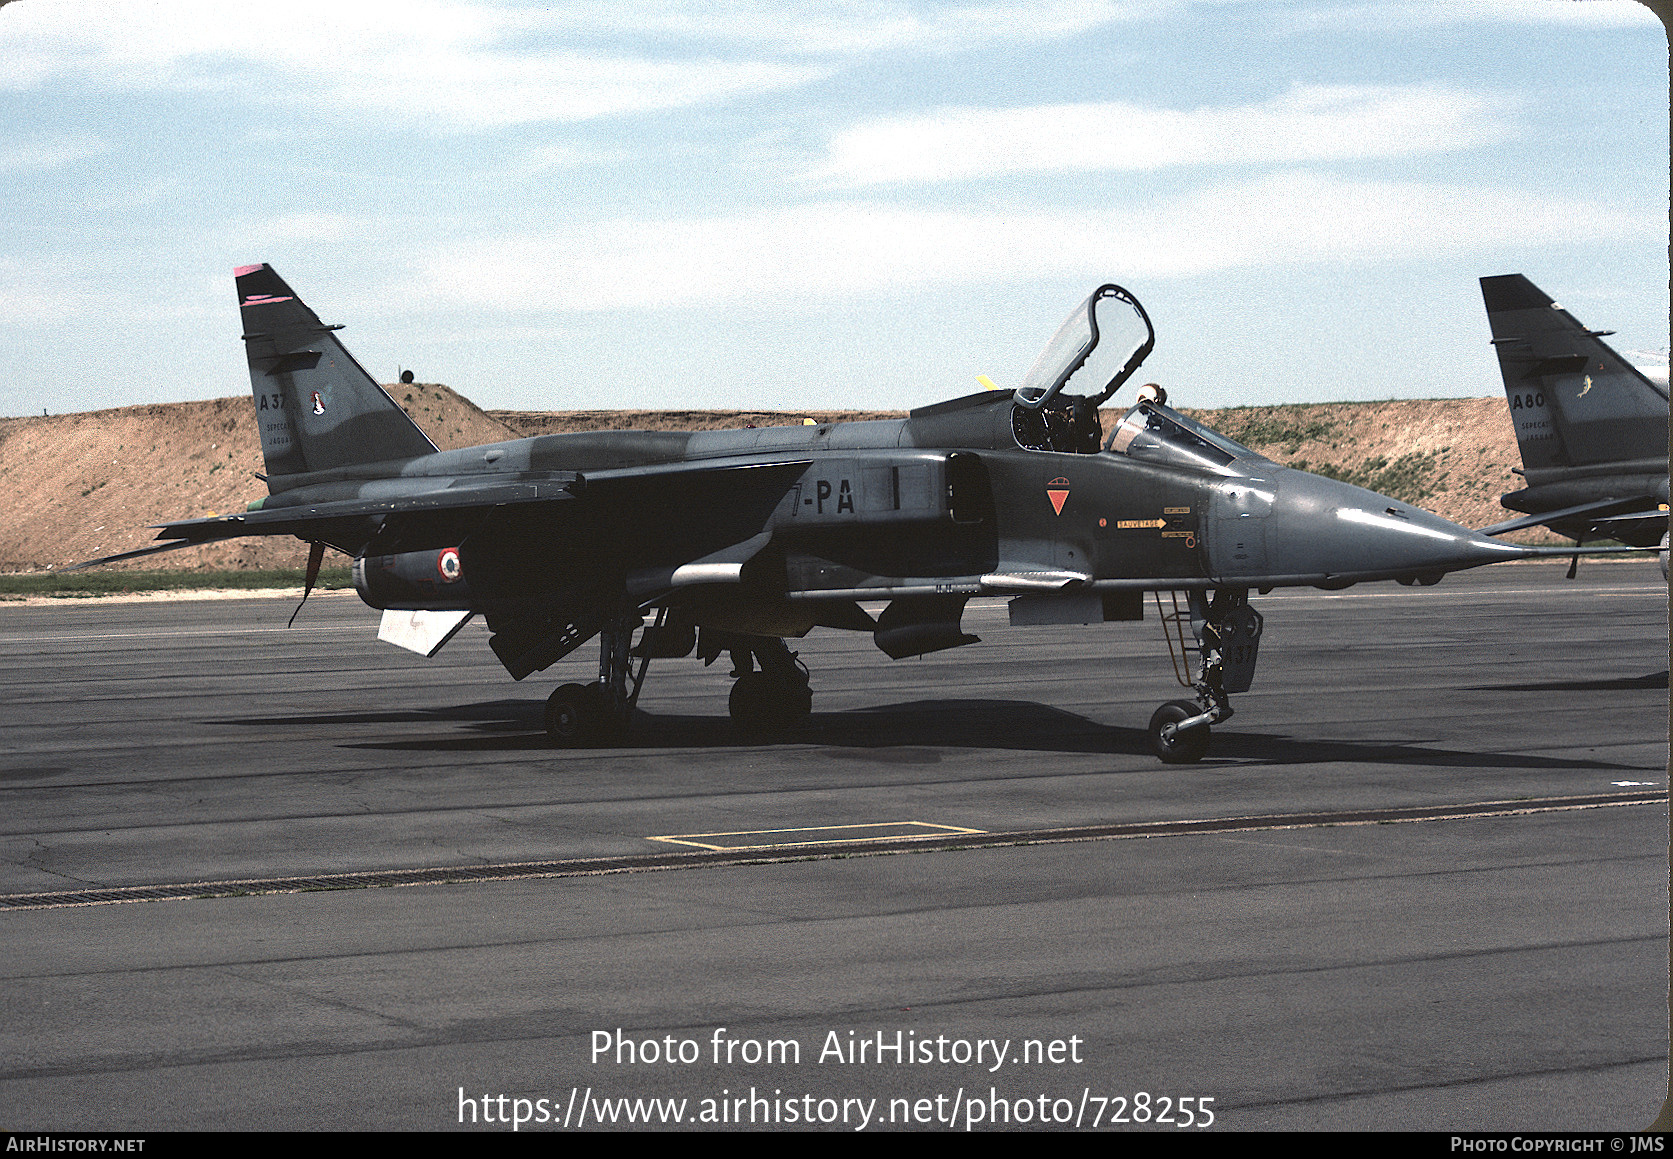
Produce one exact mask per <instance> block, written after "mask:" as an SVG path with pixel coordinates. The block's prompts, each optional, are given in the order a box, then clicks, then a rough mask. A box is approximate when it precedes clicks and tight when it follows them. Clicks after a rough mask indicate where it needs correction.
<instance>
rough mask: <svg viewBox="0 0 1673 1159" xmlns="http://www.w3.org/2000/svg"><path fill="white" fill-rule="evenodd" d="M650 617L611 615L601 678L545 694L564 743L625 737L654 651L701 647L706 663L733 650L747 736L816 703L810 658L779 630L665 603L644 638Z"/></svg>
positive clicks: (798, 716) (732, 703) (549, 725)
mask: <svg viewBox="0 0 1673 1159" xmlns="http://www.w3.org/2000/svg"><path fill="white" fill-rule="evenodd" d="M643 623H644V619H643V617H642V616H640V615H639V614H638V613H637V612H630V613H628V614H625V615H622V616H619V617H617V618H616V619H614V620H612V621H610V622H607V623H606V624H605V626H604V628H603V629H601V630H600V632H599V634H598V641H599V643H598V679H597V680H595V681H593V682H592V683H591V684H565V685H563V686H561V687H560V688H558V689H557V691H555V692H553V693H552V695H551V697H550V698H548V699H547V701H546V733H547V735H548V736H549V737H551V740H552V743H553V744H554V745H557V746H558V747H560V748H590V747H594V746H609V745H617V744H621V743H623V742H624V741H626V739H627V732H628V721H629V720H630V719H631V717H632V715H633V708H634V706H635V705H636V704H637V703H638V702H639V690H640V689H641V688H642V687H643V686H644V683H645V671H646V669H647V668H648V667H649V666H650V662H651V659H652V658H653V657H661V658H665V659H666V658H672V659H679V658H680V657H682V656H689V655H690V654H691V652H692V651H693V649H694V648H695V650H696V652H697V654H698V656H699V657H700V658H701V659H702V661H703V662H704V663H705V664H712V663H713V662H714V661H715V659H716V658H717V657H718V656H719V655H720V654H721V653H722V652H726V653H729V654H730V655H731V658H732V675H733V676H734V677H735V678H736V683H734V684H733V685H732V695H731V697H730V699H729V701H728V707H729V708H730V710H731V714H732V727H733V729H734V730H735V731H736V732H737V733H738V734H739V735H740V736H745V737H754V736H764V735H768V734H772V733H778V732H783V731H785V730H788V729H791V728H794V727H795V726H796V725H799V724H801V723H802V722H804V721H805V720H807V717H808V714H809V713H811V712H812V711H813V692H812V691H811V690H810V689H809V687H808V672H807V666H806V665H805V664H803V663H802V662H801V661H800V660H798V659H796V653H794V652H792V651H790V649H789V648H787V647H785V645H784V641H783V640H781V639H779V638H778V637H776V636H749V635H744V634H742V633H737V632H720V631H713V630H710V629H707V628H705V629H703V631H702V632H701V633H698V632H697V631H696V630H695V629H694V628H693V627H692V625H691V623H690V621H688V620H678V621H676V622H670V616H669V610H668V609H667V608H664V609H662V611H661V612H659V613H658V615H657V620H656V623H655V625H654V626H652V627H650V628H647V629H646V630H645V633H644V636H643V637H642V638H641V640H640V643H639V646H638V647H634V646H633V634H634V632H635V631H637V630H638V629H639V627H640V626H641V625H642V624H643Z"/></svg>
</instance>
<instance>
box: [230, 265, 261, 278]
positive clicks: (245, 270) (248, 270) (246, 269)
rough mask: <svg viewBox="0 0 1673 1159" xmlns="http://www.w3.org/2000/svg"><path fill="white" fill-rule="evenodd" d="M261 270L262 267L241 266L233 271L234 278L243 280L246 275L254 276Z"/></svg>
mask: <svg viewBox="0 0 1673 1159" xmlns="http://www.w3.org/2000/svg"><path fill="white" fill-rule="evenodd" d="M259 269H261V267H260V266H239V267H238V268H237V269H236V270H234V271H232V276H233V277H235V278H242V277H243V276H244V275H245V274H253V273H255V272H256V271H257V270H259Z"/></svg>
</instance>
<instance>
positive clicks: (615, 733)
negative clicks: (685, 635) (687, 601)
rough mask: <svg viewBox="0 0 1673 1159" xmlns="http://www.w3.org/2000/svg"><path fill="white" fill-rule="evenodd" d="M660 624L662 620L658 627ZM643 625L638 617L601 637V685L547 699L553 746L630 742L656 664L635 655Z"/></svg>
mask: <svg viewBox="0 0 1673 1159" xmlns="http://www.w3.org/2000/svg"><path fill="white" fill-rule="evenodd" d="M664 615H666V613H664ZM661 620H662V617H660V616H659V617H658V623H659V624H660V623H661ZM643 623H644V619H643V617H641V616H639V615H638V614H631V615H625V616H620V617H618V618H617V619H615V620H613V621H611V622H609V623H606V624H605V626H604V628H603V629H602V630H600V632H599V633H598V679H597V680H595V681H593V682H592V683H591V684H565V685H562V686H561V687H559V688H558V690H557V691H556V692H554V693H552V695H551V696H550V697H548V698H547V700H546V734H547V735H548V736H549V737H551V738H552V743H553V744H555V745H558V746H559V747H561V748H588V747H591V746H593V745H613V744H621V743H622V742H623V741H625V740H626V739H627V722H628V718H629V717H630V716H631V715H632V713H633V706H634V705H635V704H637V703H638V702H639V689H640V688H641V687H642V686H643V685H644V683H645V670H646V669H647V668H649V667H650V663H651V658H650V656H649V655H648V654H647V655H640V656H638V657H635V656H634V655H633V652H632V645H633V633H634V632H635V631H636V630H637V629H638V628H639V627H640V626H641V625H642V624H643ZM636 659H637V661H638V664H637V666H635V664H634V661H635V660H636Z"/></svg>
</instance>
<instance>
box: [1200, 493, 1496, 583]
mask: <svg viewBox="0 0 1673 1159" xmlns="http://www.w3.org/2000/svg"><path fill="white" fill-rule="evenodd" d="M1211 510H1212V514H1211V519H1212V523H1213V527H1212V529H1211V535H1210V539H1209V544H1208V547H1209V556H1210V566H1211V567H1212V568H1213V569H1214V571H1215V573H1216V578H1219V579H1221V581H1222V582H1228V583H1229V582H1234V581H1235V580H1236V579H1237V578H1238V577H1249V576H1257V575H1258V576H1264V577H1267V578H1272V579H1280V580H1281V581H1284V582H1290V583H1295V582H1305V583H1316V584H1323V585H1325V586H1338V585H1340V586H1346V585H1347V584H1350V583H1357V582H1359V581H1361V580H1374V579H1400V580H1405V581H1407V582H1411V581H1413V580H1418V581H1421V582H1428V583H1433V582H1435V581H1436V580H1438V579H1439V578H1440V577H1441V576H1442V575H1443V574H1445V573H1446V572H1449V571H1458V570H1460V569H1463V568H1470V567H1479V566H1481V565H1482V564H1487V563H1495V562H1497V561H1499V560H1504V559H1514V558H1516V557H1517V556H1518V555H1520V554H1521V553H1522V552H1521V549H1520V548H1518V547H1517V546H1515V545H1514V544H1508V543H1500V542H1498V541H1496V540H1493V539H1489V538H1488V537H1486V536H1483V535H1480V534H1478V533H1476V532H1474V531H1471V530H1470V529H1469V528H1467V527H1462V526H1460V525H1459V524H1456V523H1453V522H1451V521H1450V520H1446V519H1442V518H1441V517H1440V516H1439V515H1434V514H1431V513H1430V512H1428V511H1425V510H1423V509H1422V508H1420V507H1414V506H1412V505H1411V504H1410V503H1406V502H1403V501H1401V500H1399V499H1394V498H1391V497H1390V496H1387V495H1379V494H1378V493H1377V492H1375V491H1368V490H1366V489H1365V488H1363V487H1355V486H1353V485H1352V484H1351V483H1343V482H1341V481H1340V480H1337V479H1328V478H1325V477H1324V476H1322V475H1310V474H1308V473H1306V472H1304V471H1296V470H1291V469H1288V468H1286V469H1282V470H1279V471H1274V472H1272V473H1271V478H1270V479H1266V480H1253V479H1252V480H1228V481H1227V482H1226V483H1224V484H1221V485H1220V487H1219V488H1217V494H1216V495H1215V499H1214V502H1213V504H1212V505H1211Z"/></svg>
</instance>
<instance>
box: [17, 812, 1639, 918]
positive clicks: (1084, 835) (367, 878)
mask: <svg viewBox="0 0 1673 1159" xmlns="http://www.w3.org/2000/svg"><path fill="white" fill-rule="evenodd" d="M1667 800H1668V795H1667V793H1666V791H1664V790H1660V789H1658V790H1655V791H1649V792H1646V791H1643V790H1640V791H1637V792H1630V793H1594V794H1589V795H1586V796H1577V797H1531V798H1527V799H1525V800H1520V801H1481V802H1476V803H1473V804H1466V805H1422V806H1406V807H1400V808H1391V809H1364V810H1353V811H1343V812H1337V813H1281V814H1273V815H1271V816H1265V817H1218V818H1201V819H1196V820H1188V821H1138V822H1128V823H1123V824H1111V825H1082V826H1075V827H1072V828H1061V829H1026V830H1017V831H1012V832H992V833H982V832H979V831H976V830H968V831H966V830H961V831H959V832H957V833H953V834H951V835H948V836H909V837H883V838H876V837H869V838H859V839H856V840H850V841H839V842H834V843H833V842H825V841H813V842H800V843H795V844H783V845H777V846H773V847H761V846H754V847H751V846H745V847H741V848H730V849H719V850H701V851H698V852H692V853H687V852H678V853H652V854H630V855H626V856H617V857H585V858H572V859H567V860H553V861H522V862H507V863H503V864H499V865H461V866H449V867H446V868H437V869H396V870H370V871H361V872H353V873H321V874H314V875H312V876H308V877H273V878H264V879H251V880H242V881H200V882H189V883H182V884H158V885H130V886H115V887H110V888H94V889H79V890H61V891H56V892H52V893H14V894H0V911H5V910H22V909H62V908H65V907H69V906H86V905H114V904H118V903H122V902H136V901H184V900H186V899H189V898H211V897H247V896H250V895H253V894H268V893H306V892H309V891H312V890H337V889H371V888H377V887H386V886H400V885H455V884H460V883H463V882H467V881H515V880H525V879H529V878H540V877H592V876H598V875H602V874H606V873H635V872H642V871H645V870H656V869H697V868H702V867H706V866H715V865H750V864H770V863H773V862H782V861H809V860H825V859H828V858H836V857H848V856H865V855H880V854H885V853H904V852H914V853H915V852H928V851H934V850H948V849H975V848H984V847H990V846H1001V845H1046V844H1056V843H1060V842H1069V841H1099V840H1112V839H1116V838H1127V837H1183V836H1189V835H1193V834H1203V833H1235V832H1249V831H1253V830H1262V829H1308V828H1322V827H1324V826H1330V825H1382V824H1390V823H1394V822H1409V821H1460V820H1471V819H1476V818H1484V817H1510V816H1518V815H1523V814H1533V813H1555V812H1564V811H1567V810H1573V809H1599V808H1607V807H1610V806H1615V805H1656V804H1664V803H1666V802H1667ZM919 824H922V822H919ZM861 827H862V828H871V827H872V826H861ZM832 828H835V827H834V826H833V827H832ZM949 828H950V827H949ZM768 832H770V831H768ZM710 836H720V835H719V834H711V835H710Z"/></svg>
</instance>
